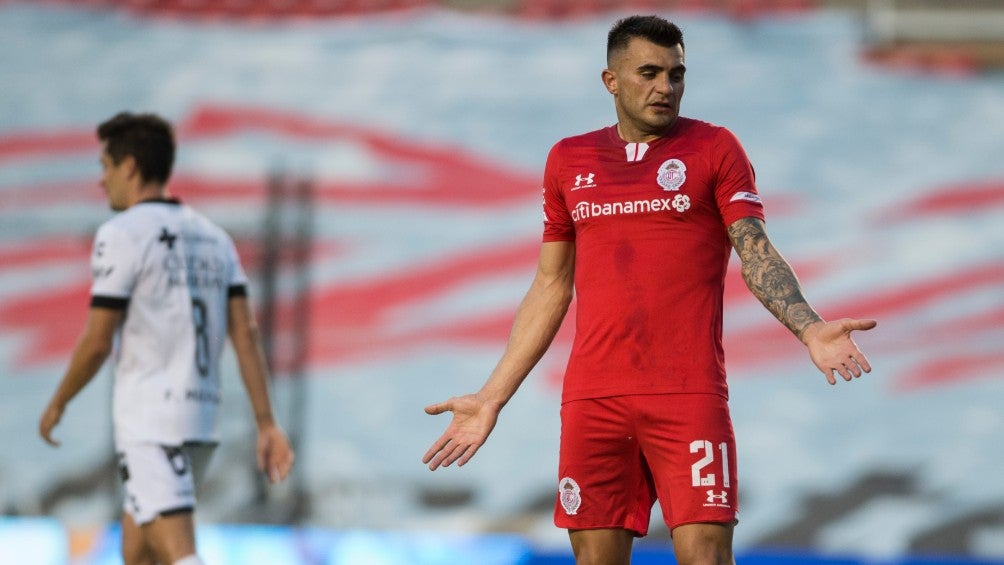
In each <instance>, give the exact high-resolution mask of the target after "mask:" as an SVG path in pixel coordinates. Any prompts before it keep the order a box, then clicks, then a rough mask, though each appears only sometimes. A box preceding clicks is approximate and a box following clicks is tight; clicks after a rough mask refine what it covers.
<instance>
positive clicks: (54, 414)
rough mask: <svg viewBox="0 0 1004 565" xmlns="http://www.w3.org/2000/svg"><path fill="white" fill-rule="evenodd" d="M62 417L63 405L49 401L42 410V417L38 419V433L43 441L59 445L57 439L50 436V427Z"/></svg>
mask: <svg viewBox="0 0 1004 565" xmlns="http://www.w3.org/2000/svg"><path fill="white" fill-rule="evenodd" d="M61 419H63V407H62V406H57V405H55V404H52V403H50V404H49V405H48V406H46V407H45V410H44V411H43V412H42V417H41V418H39V420H38V435H40V436H42V439H44V440H45V443H48V444H49V445H51V446H53V447H59V440H57V439H55V438H54V437H52V429H53V428H55V427H56V424H59V421H60V420H61Z"/></svg>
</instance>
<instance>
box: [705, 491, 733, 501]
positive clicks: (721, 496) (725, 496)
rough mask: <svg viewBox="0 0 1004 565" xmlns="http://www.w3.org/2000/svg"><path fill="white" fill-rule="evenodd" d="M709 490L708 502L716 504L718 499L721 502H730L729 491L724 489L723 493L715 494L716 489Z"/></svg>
mask: <svg viewBox="0 0 1004 565" xmlns="http://www.w3.org/2000/svg"><path fill="white" fill-rule="evenodd" d="M707 492H708V502H709V503H712V504H714V503H715V502H716V501H717V502H718V503H719V504H728V503H729V491H727V490H723V491H722V493H721V494H715V491H713V490H709V491H707Z"/></svg>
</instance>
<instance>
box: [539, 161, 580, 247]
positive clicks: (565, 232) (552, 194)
mask: <svg viewBox="0 0 1004 565" xmlns="http://www.w3.org/2000/svg"><path fill="white" fill-rule="evenodd" d="M560 170H561V143H557V144H555V145H554V147H552V148H551V152H550V153H548V155H547V163H546V164H545V165H544V183H543V185H544V186H543V191H544V237H543V240H544V241H545V242H548V241H575V224H574V223H573V222H572V216H571V214H569V213H568V206H567V205H566V204H565V196H564V194H563V193H562V192H561V184H560V183H559V182H558V179H559V173H560Z"/></svg>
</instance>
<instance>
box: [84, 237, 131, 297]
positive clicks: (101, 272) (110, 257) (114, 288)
mask: <svg viewBox="0 0 1004 565" xmlns="http://www.w3.org/2000/svg"><path fill="white" fill-rule="evenodd" d="M139 272H140V253H139V249H138V248H137V246H136V243H135V242H134V241H133V240H132V238H130V237H129V234H128V233H126V232H125V231H123V230H121V229H119V228H117V227H115V226H114V225H110V224H104V225H102V226H101V227H100V228H99V229H98V232H97V234H96V235H95V236H94V247H93V249H92V251H91V273H92V284H91V296H92V297H99V298H112V299H128V298H129V297H130V296H132V292H133V288H134V287H135V286H136V280H137V277H138V274H139Z"/></svg>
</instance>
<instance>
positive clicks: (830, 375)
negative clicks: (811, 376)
mask: <svg viewBox="0 0 1004 565" xmlns="http://www.w3.org/2000/svg"><path fill="white" fill-rule="evenodd" d="M823 375H825V376H826V382H828V383H830V384H831V385H835V384H837V379H836V378H834V376H833V369H830V370H828V371H823Z"/></svg>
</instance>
